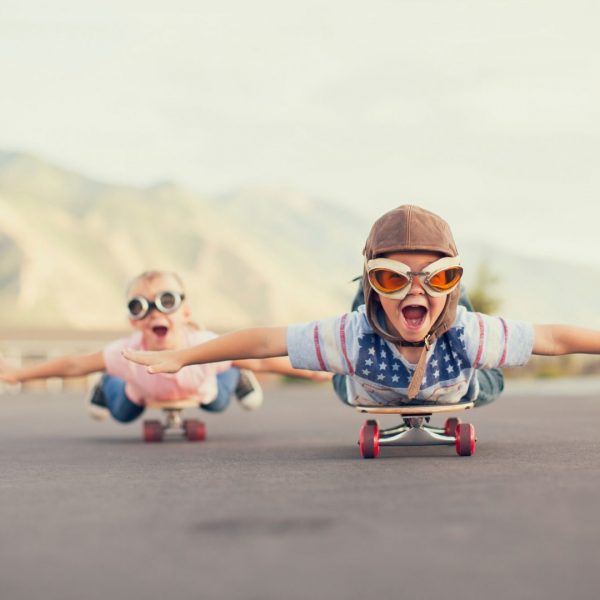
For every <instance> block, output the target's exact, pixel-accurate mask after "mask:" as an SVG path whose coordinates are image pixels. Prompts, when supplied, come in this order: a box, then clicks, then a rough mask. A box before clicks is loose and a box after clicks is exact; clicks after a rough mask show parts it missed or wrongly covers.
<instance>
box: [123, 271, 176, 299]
mask: <svg viewBox="0 0 600 600" xmlns="http://www.w3.org/2000/svg"><path fill="white" fill-rule="evenodd" d="M161 277H172V278H173V279H174V280H175V281H176V282H177V285H178V286H179V287H180V288H181V292H182V293H183V294H185V286H184V285H183V280H182V279H181V277H180V276H179V275H178V274H177V273H175V271H159V270H157V269H155V270H151V271H144V272H143V273H140V274H139V275H136V276H135V277H134V278H133V279H132V280H131V281H130V282H129V283H128V284H127V288H126V291H125V293H126V294H127V295H128V296H129V293H130V292H131V288H132V287H133V286H134V285H135V284H136V283H138V282H140V281H154V280H155V279H160V278H161Z"/></svg>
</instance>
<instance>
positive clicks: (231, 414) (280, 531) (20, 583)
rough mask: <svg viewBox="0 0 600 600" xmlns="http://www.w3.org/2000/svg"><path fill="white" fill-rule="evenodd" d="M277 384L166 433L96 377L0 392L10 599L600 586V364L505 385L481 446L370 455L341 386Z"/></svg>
mask: <svg viewBox="0 0 600 600" xmlns="http://www.w3.org/2000/svg"><path fill="white" fill-rule="evenodd" d="M267 395H268V398H267V402H266V404H265V406H264V407H263V408H262V409H261V410H260V411H258V412H255V413H247V412H244V411H243V410H241V409H240V408H239V407H238V406H232V407H231V408H230V409H229V410H228V412H227V413H225V414H222V415H208V416H207V417H206V419H205V420H206V422H207V427H208V439H207V441H206V442H203V443H191V442H186V441H183V440H180V439H173V440H169V441H166V442H164V443H162V444H145V443H144V442H142V441H141V438H140V428H141V425H140V423H139V422H137V423H134V424H132V425H125V426H124V425H119V424H116V423H107V422H105V423H98V422H94V421H91V420H90V419H89V418H88V416H87V414H86V412H85V406H84V400H83V398H82V397H81V395H77V394H73V393H70V394H39V393H38V394H33V393H30V394H21V395H7V394H5V395H3V396H2V397H0V403H1V404H0V598H2V600H25V599H27V600H32V599H37V598H44V599H45V600H54V599H56V600H70V599H77V600H95V599H100V598H102V599H103V600H104V599H106V598H112V599H120V598H127V599H137V598H144V599H146V600H148V599H149V600H153V599H155V598H156V599H158V598H169V599H173V600H179V599H184V598H185V599H193V598H207V599H213V598H214V599H227V600H237V599H249V600H270V599H285V600H288V599H289V600H295V599H300V598H302V599H305V598H336V599H337V598H340V599H364V598H383V597H386V598H387V597H394V598H411V599H417V600H420V599H424V600H431V599H434V598H437V597H440V598H441V597H443V598H444V599H450V600H453V599H455V598H456V599H462V600H468V599H471V598H481V599H484V600H496V599H498V600H500V599H502V600H506V599H507V598H513V599H533V598H536V599H537V598H540V599H542V598H543V599H545V600H552V599H555V598H556V599H559V598H560V599H563V598H568V599H569V600H575V599H579V598H581V599H591V598H598V597H599V596H600V518H599V516H600V512H599V508H600V428H599V427H598V424H599V423H600V382H596V383H594V384H593V385H587V386H570V385H562V386H561V385H559V384H546V386H545V387H543V386H534V387H531V388H517V389H514V388H513V389H512V391H511V389H510V385H509V389H508V391H507V393H506V394H505V396H504V397H503V398H502V399H501V400H500V401H498V402H496V403H495V404H494V405H492V406H489V407H486V408H482V409H478V410H476V411H471V412H470V413H468V417H469V420H470V421H471V422H472V423H474V424H475V426H476V428H477V434H478V438H479V442H478V446H477V451H476V454H475V455H474V456H473V457H470V458H464V457H463V458H461V457H458V456H456V454H455V453H454V451H453V449H452V448H446V447H441V448H440V447H437V448H408V449H400V448H398V449H390V448H388V449H383V450H382V452H381V455H380V458H378V459H377V460H363V459H361V458H360V457H359V454H358V449H357V446H356V440H357V434H358V429H359V427H360V424H361V423H362V421H363V420H364V417H363V416H362V415H359V414H357V413H355V412H354V411H352V410H351V409H349V408H346V407H344V406H342V405H341V404H340V403H339V402H338V401H337V400H336V399H335V397H334V396H333V393H332V392H330V391H329V388H328V387H327V386H326V385H313V384H296V385H288V386H282V387H278V386H274V387H270V388H269V389H268V390H267ZM382 421H383V424H384V425H390V424H393V423H394V419H393V418H385V419H383V420H382Z"/></svg>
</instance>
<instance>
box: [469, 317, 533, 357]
mask: <svg viewBox="0 0 600 600" xmlns="http://www.w3.org/2000/svg"><path fill="white" fill-rule="evenodd" d="M464 317H465V334H466V335H465V337H466V348H467V353H468V355H469V357H470V358H471V364H472V366H473V367H474V368H476V369H487V368H495V367H500V368H501V367H520V366H522V365H524V364H526V363H527V362H528V361H529V359H530V357H531V354H532V351H533V341H534V334H533V325H532V324H531V323H528V322H525V321H515V320H511V319H503V318H501V317H490V316H488V315H483V314H481V313H466V314H465V315H464Z"/></svg>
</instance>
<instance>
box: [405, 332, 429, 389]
mask: <svg viewBox="0 0 600 600" xmlns="http://www.w3.org/2000/svg"><path fill="white" fill-rule="evenodd" d="M434 341H435V336H434V335H430V336H427V337H426V338H425V342H424V348H423V350H422V352H421V356H420V357H419V362H418V363H417V368H416V369H415V372H414V373H413V376H412V379H411V380H410V384H409V386H408V399H409V400H414V399H415V398H416V397H417V394H418V393H419V390H420V389H421V384H422V383H423V375H424V374H425V367H426V366H427V351H428V350H429V348H430V347H431V344H433V342H434Z"/></svg>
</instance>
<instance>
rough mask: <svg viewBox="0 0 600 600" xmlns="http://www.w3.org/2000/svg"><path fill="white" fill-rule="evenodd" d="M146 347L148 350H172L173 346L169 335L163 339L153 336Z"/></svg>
mask: <svg viewBox="0 0 600 600" xmlns="http://www.w3.org/2000/svg"><path fill="white" fill-rule="evenodd" d="M146 347H147V348H148V350H172V349H173V344H172V343H171V340H170V339H169V336H168V335H167V336H165V337H163V338H157V337H156V336H152V338H151V339H149V340H147V343H146Z"/></svg>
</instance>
